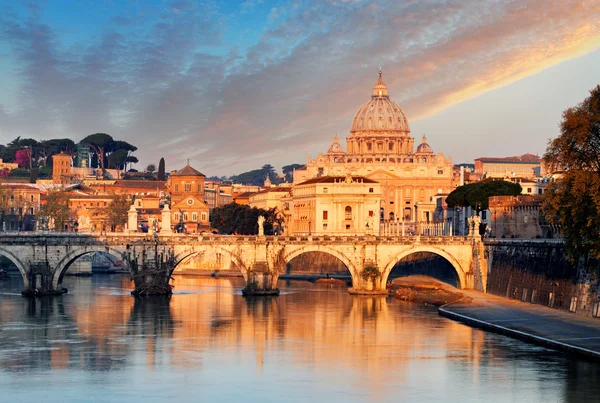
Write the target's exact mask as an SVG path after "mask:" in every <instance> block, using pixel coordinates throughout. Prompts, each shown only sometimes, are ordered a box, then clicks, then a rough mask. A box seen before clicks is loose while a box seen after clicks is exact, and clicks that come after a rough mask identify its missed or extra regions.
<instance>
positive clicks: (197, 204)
mask: <svg viewBox="0 0 600 403" xmlns="http://www.w3.org/2000/svg"><path fill="white" fill-rule="evenodd" d="M188 200H193V203H190V202H189V201H188ZM186 209H187V210H190V209H193V210H203V209H208V206H207V205H206V203H204V200H200V199H199V198H197V197H194V196H186V197H184V198H183V199H181V200H179V201H178V202H177V203H174V204H172V205H171V210H173V211H177V210H186Z"/></svg>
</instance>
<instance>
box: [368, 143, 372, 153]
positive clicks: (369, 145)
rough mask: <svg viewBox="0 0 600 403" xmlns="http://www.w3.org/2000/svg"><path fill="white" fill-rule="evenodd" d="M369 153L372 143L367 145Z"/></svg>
mask: <svg viewBox="0 0 600 403" xmlns="http://www.w3.org/2000/svg"><path fill="white" fill-rule="evenodd" d="M367 151H371V143H367Z"/></svg>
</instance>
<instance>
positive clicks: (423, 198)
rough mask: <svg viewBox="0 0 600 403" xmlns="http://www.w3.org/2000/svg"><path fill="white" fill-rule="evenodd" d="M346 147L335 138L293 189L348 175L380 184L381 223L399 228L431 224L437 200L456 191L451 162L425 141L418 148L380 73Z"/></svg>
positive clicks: (297, 176)
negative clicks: (306, 182) (402, 224)
mask: <svg viewBox="0 0 600 403" xmlns="http://www.w3.org/2000/svg"><path fill="white" fill-rule="evenodd" d="M346 145H347V150H346V151H344V149H343V147H342V146H341V144H340V143H339V139H338V138H337V137H335V138H334V141H333V143H332V144H331V146H330V147H329V150H328V151H327V153H326V154H319V155H318V156H317V158H315V159H311V158H309V160H308V163H307V165H306V167H305V168H302V169H297V170H295V172H294V184H295V185H296V184H299V183H302V182H305V181H307V180H309V179H312V178H317V177H323V176H337V177H339V176H341V177H346V176H347V175H348V174H350V175H352V176H353V177H354V176H360V177H364V178H366V179H370V180H373V181H375V182H378V183H379V184H380V185H381V195H380V206H379V208H378V209H377V210H378V211H379V218H380V219H381V220H382V221H386V222H395V223H400V222H419V221H425V222H431V221H433V217H434V213H435V209H436V205H435V201H434V196H435V195H436V194H447V193H450V192H451V191H452V190H453V189H454V187H455V183H454V182H453V164H452V160H451V158H446V157H445V156H444V155H443V154H442V153H438V154H435V153H434V152H433V149H432V148H431V146H429V144H428V143H427V139H426V138H425V136H423V139H422V142H421V144H419V145H418V147H417V148H416V150H415V149H414V139H413V138H412V137H411V136H410V127H409V124H408V119H407V118H406V115H405V114H404V112H403V111H402V109H401V108H400V106H399V105H398V104H397V103H396V102H394V101H392V100H391V99H390V97H389V96H388V91H387V87H386V85H385V83H384V82H383V78H382V75H381V72H380V73H379V79H378V80H377V82H376V83H375V86H374V88H373V93H372V95H371V99H370V100H368V101H367V102H365V103H364V104H363V105H362V106H361V107H360V108H359V110H358V112H357V113H356V115H355V116H354V119H353V120H352V124H351V127H350V136H349V137H347V138H346ZM357 196H358V195H357Z"/></svg>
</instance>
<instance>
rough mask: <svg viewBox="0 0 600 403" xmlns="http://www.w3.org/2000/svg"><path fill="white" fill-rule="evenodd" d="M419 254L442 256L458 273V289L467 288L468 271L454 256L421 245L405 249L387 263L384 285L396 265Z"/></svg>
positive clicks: (384, 271) (439, 249)
mask: <svg viewBox="0 0 600 403" xmlns="http://www.w3.org/2000/svg"><path fill="white" fill-rule="evenodd" d="M419 252H429V253H433V254H435V255H438V256H441V257H443V258H444V259H446V260H447V261H448V263H450V264H451V265H452V267H453V268H454V270H455V271H456V275H457V277H458V288H461V289H462V288H466V287H467V276H466V271H465V270H464V269H463V267H462V266H461V264H460V263H459V262H458V260H456V258H454V256H452V255H451V254H450V253H448V252H447V251H445V250H443V249H441V248H436V247H433V246H428V245H419V246H415V247H413V248H410V249H405V250H403V251H402V252H401V253H399V254H397V255H396V256H395V257H394V258H393V259H391V260H390V261H389V262H388V263H387V265H386V266H385V268H384V269H383V279H382V280H383V284H385V283H387V280H388V277H389V275H390V273H391V271H392V269H393V268H394V266H395V265H396V263H398V262H400V261H401V260H402V259H404V258H405V257H407V256H409V255H412V254H414V253H419Z"/></svg>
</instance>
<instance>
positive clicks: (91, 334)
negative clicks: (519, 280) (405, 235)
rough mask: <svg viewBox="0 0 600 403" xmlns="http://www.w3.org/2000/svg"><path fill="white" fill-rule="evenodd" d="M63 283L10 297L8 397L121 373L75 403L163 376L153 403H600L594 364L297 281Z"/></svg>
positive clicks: (2, 369) (1, 301)
mask: <svg viewBox="0 0 600 403" xmlns="http://www.w3.org/2000/svg"><path fill="white" fill-rule="evenodd" d="M66 282H68V283H69V284H68V285H67V286H68V287H69V289H70V293H69V294H67V295H64V296H62V297H58V298H49V299H38V300H28V299H24V298H21V297H20V296H19V295H18V293H17V292H15V290H13V289H12V287H13V286H12V285H11V283H10V282H9V283H4V284H2V285H0V386H2V389H3V392H4V391H6V393H7V394H6V396H7V397H10V396H19V393H20V392H19V387H20V382H23V375H24V374H25V375H27V374H30V375H33V374H39V373H40V371H41V373H42V374H43V376H44V379H46V380H47V381H45V385H46V388H45V389H44V390H43V391H42V390H41V389H40V391H39V393H40V396H42V395H44V393H45V394H48V392H50V391H54V392H57V391H58V390H57V389H56V390H55V389H54V388H55V387H54V386H53V382H52V381H53V380H57V379H62V377H63V376H64V375H63V374H64V373H65V371H66V373H68V374H69V376H70V377H73V376H75V377H80V376H83V374H86V373H89V374H94V373H98V372H106V373H113V372H116V373H119V375H118V376H117V377H112V376H110V377H105V376H102V377H100V376H99V375H89V376H91V377H92V378H91V379H93V380H94V381H93V384H94V385H95V386H94V387H93V388H92V390H91V391H90V390H89V389H86V388H84V387H83V386H82V387H81V389H77V388H78V387H77V386H76V385H74V386H72V387H73V388H75V389H74V392H73V393H74V396H75V397H76V398H77V397H79V398H81V397H85V396H88V395H87V394H89V393H92V394H94V393H96V392H97V393H98V396H102V391H103V390H106V389H107V388H108V389H110V388H123V382H125V380H126V379H136V382H135V383H128V384H127V385H128V387H129V389H126V390H127V392H123V395H122V396H121V395H118V396H117V395H115V396H113V397H114V399H111V400H114V401H120V400H121V401H127V400H128V399H129V400H130V399H131V398H135V396H137V395H136V394H139V393H142V394H145V395H148V394H147V393H146V391H147V389H148V388H153V386H151V385H154V383H152V382H154V381H156V379H157V378H153V377H152V376H150V375H149V374H152V373H156V374H157V376H158V375H159V374H160V377H161V378H160V379H162V380H163V381H164V382H163V383H162V388H164V390H162V389H160V390H156V391H154V392H155V393H154V392H153V394H152V395H148V398H147V399H146V400H149V401H153V400H159V399H160V398H165V397H169V396H170V397H174V396H180V397H188V398H189V397H190V396H194V397H198V398H200V397H204V398H207V399H209V400H212V399H217V398H218V399H223V400H233V399H240V398H248V397H250V400H258V399H266V400H288V401H295V400H306V399H308V398H311V399H319V400H330V399H336V400H337V399H341V398H343V399H345V400H350V401H365V400H391V399H394V400H409V399H410V400H416V401H427V400H434V401H439V400H444V401H461V402H464V401H481V400H489V399H490V396H492V397H494V398H497V400H500V401H504V400H519V401H583V400H585V399H586V398H595V397H596V396H597V395H598V392H600V388H599V387H598V382H597V380H598V376H599V375H600V374H599V373H598V367H597V365H596V364H592V363H586V362H581V361H576V360H572V359H570V358H568V357H565V356H563V355H562V354H559V353H555V352H552V351H549V350H545V349H542V348H538V347H534V346H530V345H527V344H524V343H521V342H518V341H515V340H511V339H508V338H505V337H503V336H499V335H494V334H489V333H484V332H482V331H480V330H477V329H472V328H470V327H467V326H464V325H461V324H458V323H456V322H453V321H450V320H447V319H444V318H441V317H439V316H438V315H437V313H436V311H435V310H434V309H432V308H430V307H426V306H420V305H411V304H406V303H400V302H397V301H395V300H392V299H387V298H385V297H357V296H350V295H348V294H347V292H346V289H345V288H344V287H342V288H327V287H323V286H319V285H314V284H310V283H301V282H289V283H287V285H286V283H281V287H282V295H280V296H279V297H273V298H243V297H242V296H241V295H240V290H241V288H242V287H243V279H239V278H224V279H213V278H194V277H177V278H176V280H175V283H174V284H175V295H173V296H172V297H170V298H146V299H134V298H132V297H130V296H129V295H128V294H129V290H130V288H131V285H130V283H129V281H128V280H127V278H126V277H122V276H112V277H93V278H70V279H67V280H66ZM17 291H18V290H17ZM89 376H87V377H89ZM189 376H192V378H193V379H194V380H193V381H191V380H190V378H189ZM233 380H234V381H233ZM190 382H191V383H190ZM59 384H60V382H59ZM21 386H22V385H21ZM233 386H234V387H233ZM56 388H58V386H57V387H56ZM88 388H89V385H88ZM94 388H97V390H96V389H94ZM119 390H121V391H123V389H119ZM153 390H154V389H153ZM94 391H96V392H94ZM192 391H193V393H192ZM42 392H43V393H42ZM31 393H32V394H33V395H32V397H34V396H35V395H36V392H35V391H31ZM56 396H57V397H56V399H55V400H54V401H62V400H61V399H60V395H58V394H57V395H56ZM121 397H122V399H121ZM442 397H443V398H442ZM76 398H75V400H77V399H76ZM45 400H48V399H47V398H46V397H45ZM50 400H52V399H50ZM492 400H494V399H492Z"/></svg>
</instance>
